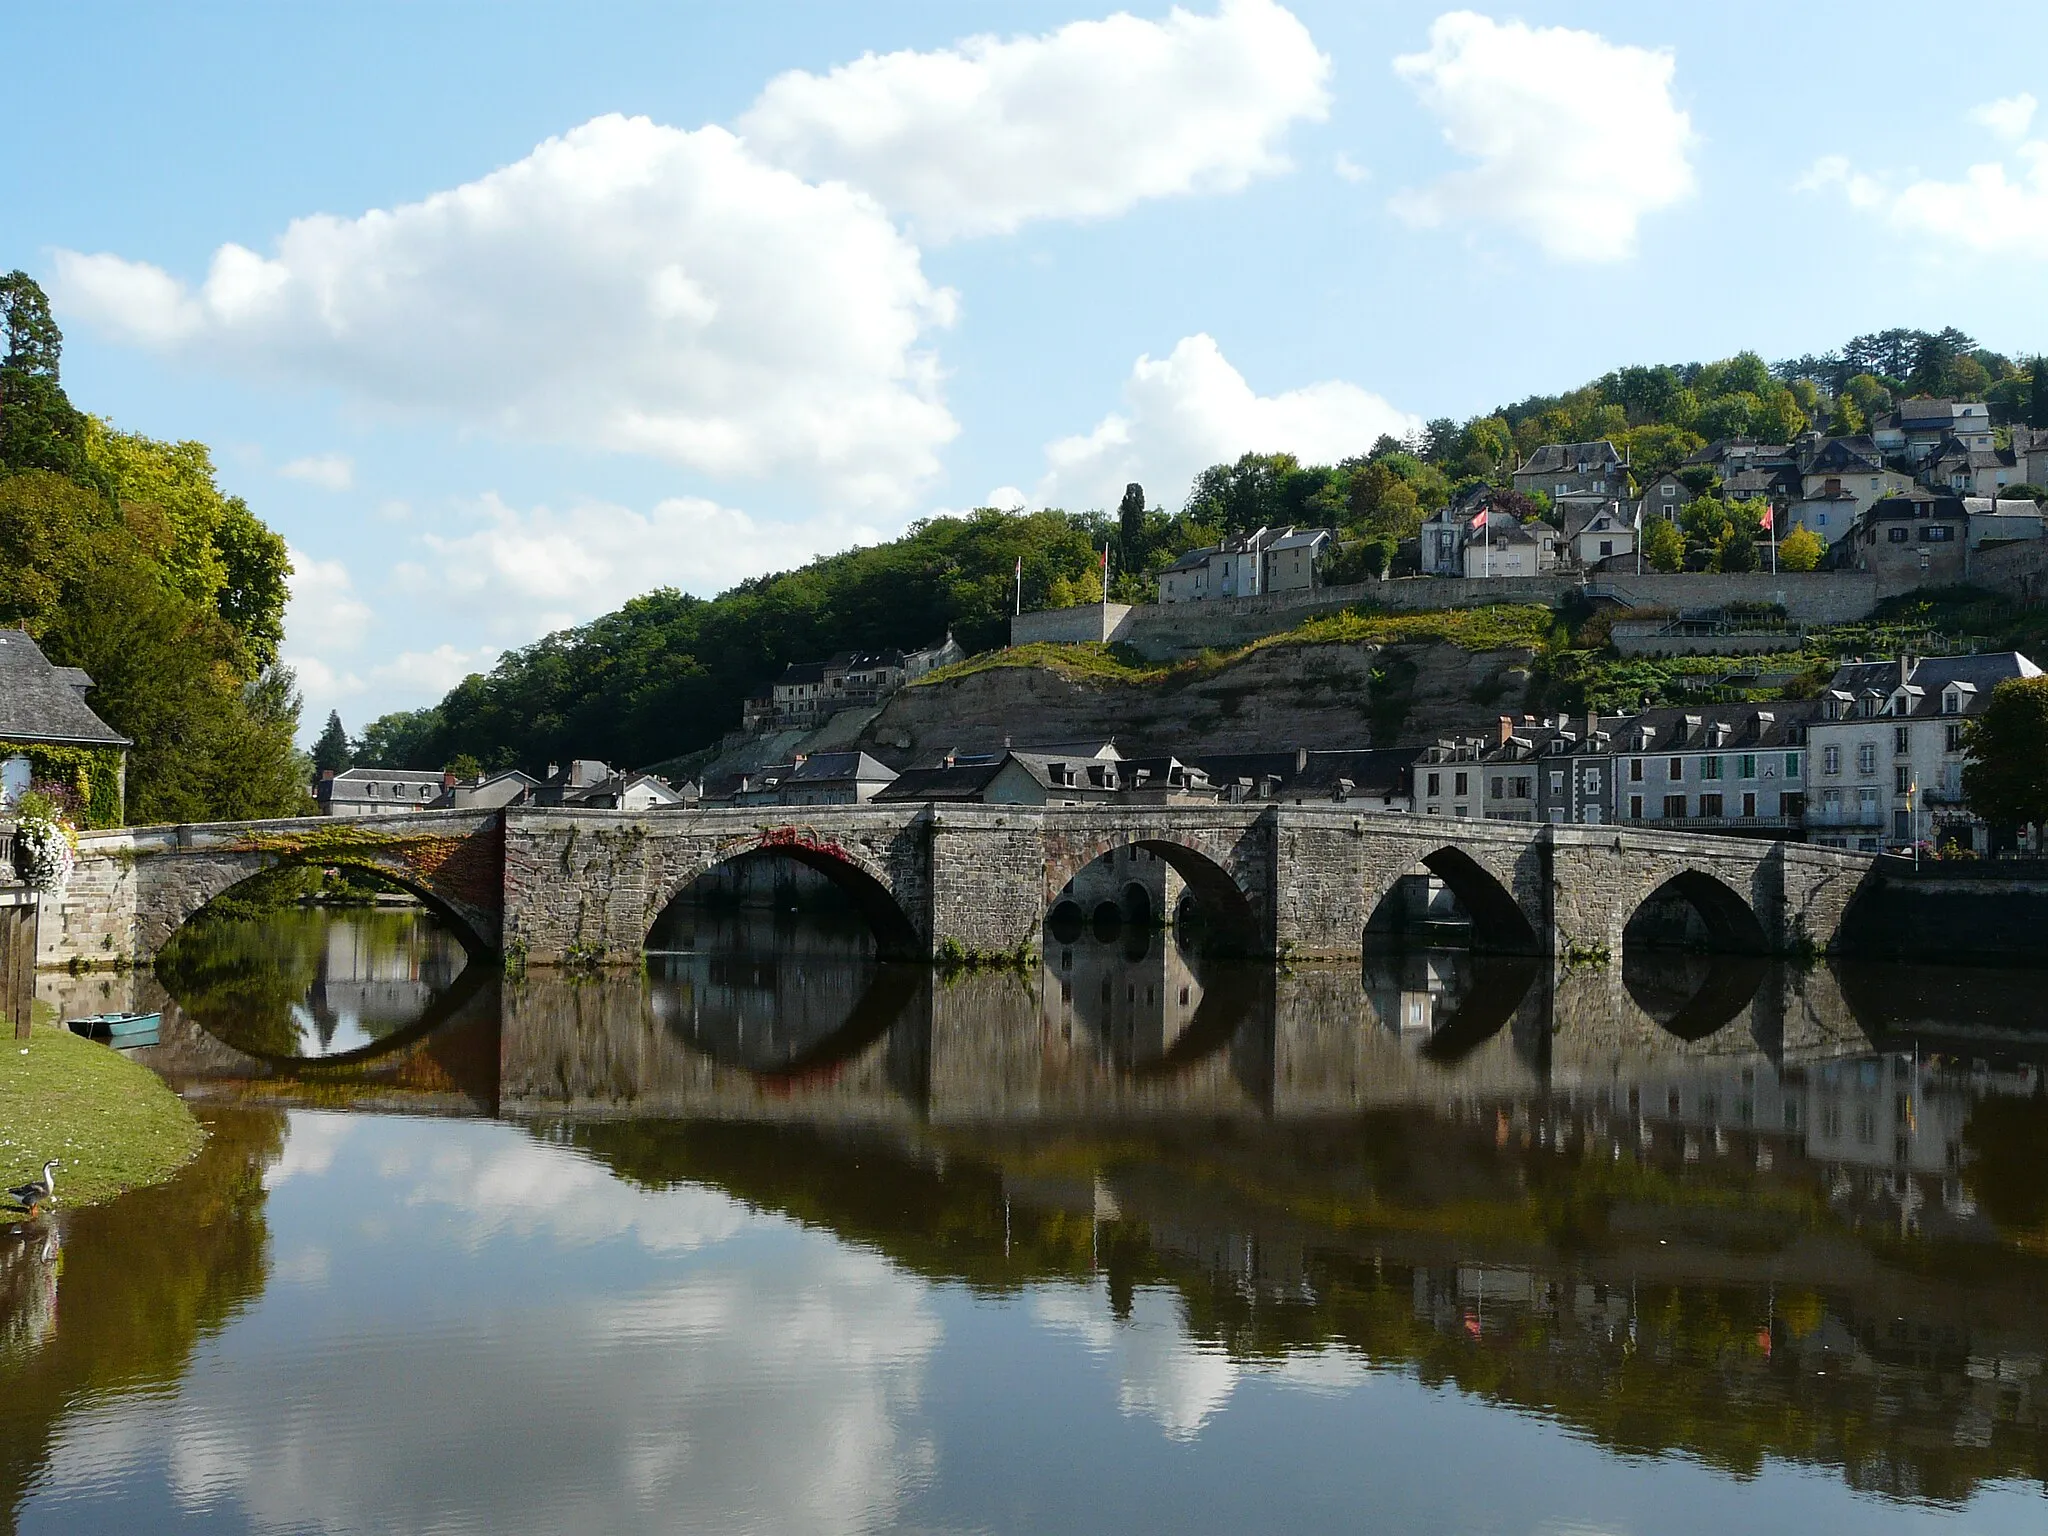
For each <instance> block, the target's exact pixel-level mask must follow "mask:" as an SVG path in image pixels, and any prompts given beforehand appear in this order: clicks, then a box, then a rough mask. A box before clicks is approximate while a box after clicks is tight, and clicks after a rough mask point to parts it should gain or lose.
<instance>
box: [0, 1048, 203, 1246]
mask: <svg viewBox="0 0 2048 1536" xmlns="http://www.w3.org/2000/svg"><path fill="white" fill-rule="evenodd" d="M38 1011H39V1012H40V1011H41V1010H40V1009H39V1010H38ZM205 1139H206V1133H205V1132H204V1131H203V1130H201V1129H200V1126H199V1122H198V1121H197V1120H195V1119H193V1118H192V1111H191V1110H189V1109H187V1108H186V1107H185V1103H184V1101H183V1100H182V1099H180V1098H179V1097H178V1096H177V1095H176V1094H175V1093H173V1092H171V1090H170V1089H169V1088H168V1087H166V1086H165V1085H164V1081H163V1079H162V1078H160V1077H158V1076H157V1075H156V1074H155V1073H154V1072H152V1071H150V1070H149V1068H147V1067H145V1066H142V1065H141V1064H140V1063H138V1062H133V1061H130V1060H128V1059H127V1058H126V1057H124V1056H123V1055H122V1054H121V1053H120V1052H119V1051H115V1050H111V1049H109V1048H108V1047H107V1046H104V1045H99V1044H96V1043H94V1042H93V1041H91V1040H85V1039H81V1038H80V1037H78V1036H77V1035H74V1034H72V1033H71V1032H70V1031H69V1030H67V1029H63V1028H61V1027H56V1026H53V1025H43V1024H39V1025H38V1027H37V1028H36V1029H35V1031H34V1032H33V1034H32V1035H31V1036H30V1038H29V1039H28V1040H26V1041H22V1040H16V1039H14V1038H13V1036H12V1031H9V1032H8V1033H7V1034H5V1035H0V1189H5V1188H9V1187H11V1186H13V1185H16V1184H26V1183H27V1182H28V1181H29V1180H30V1179H33V1178H38V1177H40V1176H41V1174H42V1168H43V1163H44V1162H45V1160H47V1159H49V1158H52V1157H55V1158H60V1159H62V1160H63V1163H64V1166H63V1167H62V1168H61V1169H59V1170H58V1172H57V1203H58V1204H59V1205H60V1206H78V1205H96V1204H98V1203H99V1202H100V1201H102V1200H110V1199H112V1198H113V1197H114V1196H115V1195H118V1194H120V1193H121V1192H122V1191H123V1190H127V1189H133V1188H135V1187H136V1186H137V1185H141V1184H154V1183H156V1182H158V1181H159V1180H161V1179H165V1178H168V1177H170V1175H171V1174H172V1173H174V1172H176V1171H177V1170H178V1169H179V1168H181V1167H183V1166H184V1165H185V1164H186V1163H187V1162H189V1161H191V1159H192V1157H193V1155H194V1154H195V1153H197V1152H198V1150H199V1144H200V1143H201V1142H202V1141H204V1140H205ZM20 1216H21V1210H20V1208H19V1207H18V1206H16V1205H14V1203H13V1202H12V1201H10V1200H7V1199H6V1197H5V1196H0V1223H4V1222H6V1221H9V1220H10V1219H19V1218H20Z"/></svg>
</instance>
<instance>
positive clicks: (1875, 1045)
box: [0, 910, 2048, 1536]
mask: <svg viewBox="0 0 2048 1536" xmlns="http://www.w3.org/2000/svg"><path fill="white" fill-rule="evenodd" d="M869 948H870V946H868V945H867V944H866V943H865V941H864V936H863V934H862V933H861V931H860V930H859V929H858V928H857V927H849V926H847V925H846V924H845V923H843V922H840V921H836V920H834V919H832V918H831V917H830V916H829V915H814V914H804V913H790V912H781V913H772V914H771V913H769V912H765V911H759V910H704V911H699V912H696V913H693V914H689V915H687V916H685V917H683V918H680V919H678V920H677V921H675V922H674V923H672V924H670V925H668V926H667V927H666V928H665V930H664V931H663V932H662V933H660V934H659V935H658V936H657V940H656V944H655V952H653V953H651V954H650V956H649V959H648V963H647V965H646V968H645V972H644V974H641V973H631V974H626V975H616V974H612V975H601V976H591V977H581V978H571V977H564V976H560V975H552V976H541V975H539V974H533V975H529V976H526V977H509V978H507V977H501V976H500V975H498V974H497V973H496V972H495V970H493V969H491V968H490V967H489V966H488V964H486V965H467V966H465V963H464V962H465V956H464V955H463V952H462V950H461V947H460V945H459V944H458V943H457V942H456V941H455V940H454V938H453V937H452V936H451V935H450V934H448V933H447V932H445V931H443V930H441V929H440V928H438V927H437V926H436V925H435V923H434V921H433V919H432V918H430V917H428V916H426V915H424V914H422V913H419V912H414V911H398V912H391V911H376V912H350V911H341V912H297V911H293V912H286V913H281V914H277V915H274V916H271V917H267V918H261V919H251V920H244V921H239V922H234V923H217V924H210V925H204V926H203V927H196V928H195V929H193V930H188V933H187V934H186V935H185V936H183V937H182V938H181V940H180V945H179V949H178V952H177V953H176V954H175V955H174V956H172V957H169V958H168V959H167V961H166V963H165V964H164V965H163V966H162V975H161V976H149V975H142V976H126V975H122V976H92V975H87V976H78V977H73V976H54V975H53V976H46V977H45V978H43V985H44V992H45V995H46V996H47V997H49V998H50V999H51V1000H52V1001H56V1002H58V1003H60V1005H62V1006H63V1007H64V1008H65V1009H66V1010H67V1011H68V1012H78V1011H84V1010H85V1009H86V1008H88V1007H93V1008H100V1007H110V1006H114V1007H119V1006H131V1005H146V1006H151V1007H159V1006H160V1007H162V1008H163V1010H164V1013H165V1022H164V1032H163V1043H162V1045H161V1046H159V1047H158V1048H156V1049H154V1050H151V1051H146V1052H141V1053H138V1054H139V1055H140V1056H141V1057H142V1059H144V1060H147V1061H149V1062H150V1064H151V1065H152V1066H154V1067H155V1068H156V1069H157V1070H158V1071H160V1072H162V1073H163V1074H164V1075H165V1076H166V1077H167V1078H168V1079H169V1080H170V1081H171V1082H173V1083H174V1084H175V1085H176V1086H177V1087H178V1088H179V1089H180V1090H181V1091H182V1092H184V1093H185V1094H186V1095H187V1096H188V1097H189V1098H190V1099H191V1100H192V1101H193V1103H194V1105H195V1107H196V1108H197V1109H198V1111H199V1113H200V1114H201V1115H202V1117H203V1118H204V1119H205V1120H206V1122H207V1124H208V1126H209V1129H210V1131H211V1135H210V1137H209V1140H208V1142H207V1145H206V1148H205V1150H204V1151H203V1152H202V1153H201V1155H200V1157H199V1158H198V1160H197V1161H196V1162H195V1163H193V1164H192V1165H191V1166H190V1167H189V1168H188V1169H187V1170H185V1171H184V1172H183V1173H182V1174H181V1175H179V1176H178V1177H177V1178H176V1179H174V1180H173V1181H172V1182H170V1183H169V1184H167V1185H164V1186H162V1187H159V1188H157V1189H153V1190H146V1191H140V1192H137V1193H135V1194H131V1195H129V1196H127V1197H124V1198H123V1199H121V1200H118V1201H116V1202H114V1203H112V1204H110V1205H107V1206H104V1207H101V1208H98V1209H91V1210H79V1211H75V1212H63V1211H61V1210H60V1211H59V1212H58V1214H57V1215H56V1216H55V1218H54V1219H52V1220H51V1221H49V1222H46V1223H44V1224H42V1225H40V1226H38V1227H34V1228H20V1229H16V1230H15V1231H14V1232H13V1233H12V1234H11V1235H9V1234H8V1233H6V1232H5V1231H4V1230H0V1517H4V1518H7V1519H8V1520H9V1521H10V1522H11V1524H12V1525H13V1526H14V1527H15V1528H16V1529H18V1530H20V1531H22V1532H66V1533H75V1532H84V1531H121V1532H131V1533H133V1532H154V1531H193V1530H207V1531H258V1532H286V1531H290V1532H301V1531H320V1532H358V1531H393V1532H400V1531H403V1532H412V1531H434V1532H467V1531H476V1532H485V1531H489V1532H557V1531H579V1532H580V1531H591V1532H598V1531H603V1532H613V1531H619V1532H637V1531H650V1532H652V1531H695V1530H705V1531H719V1532H727V1531H760V1532H784V1531H800V1532H808V1531H821V1532H854V1531H870V1530H885V1529H904V1530H920V1531H922V1530H931V1531H938V1530H945V1531H953V1530H961V1531H966V1530H974V1531H1005V1532H1008V1531H1016V1532H1026V1531H1048V1532H1049V1531H1061V1532H1065V1531H1103V1532H1111V1531H1115V1532H1126V1531H1171V1532H1176V1533H1180V1532H1208V1531H1215V1532H1232V1533H1241V1532H1246V1531H1267V1530H1294V1531H1302V1530H1321V1529H1334V1528H1344V1529H1369V1530H1375V1531H1388V1532H1411V1531H1412V1532H1430V1533H1466V1532H1471V1533H1496V1532H1517V1533H1519V1532H1529V1533H1537V1532H1543V1533H1564V1532H1585V1533H1593V1532H1612V1533H1619V1532H1640V1533H1653V1532H1654V1533H1688V1532H1699V1533H1720V1532H1725V1531H1729V1530H1742V1531H1745V1532H1777V1531H1783V1532H1788V1533H1790V1532H1798V1533H1800V1536H1812V1533H1813V1532H1816V1531H1832V1530H1844V1529H1850V1528H1852V1527H1853V1528H1854V1529H1856V1530H1857V1531H1859V1532H1892V1531H1900V1532H1905V1531H1913V1532H1927V1531H1936V1530H1939V1531H1955V1532H1973V1533H1975V1532H2008V1531H2010V1532H2020V1531H2026V1532H2030V1533H2031V1532H2036V1531H2039V1530H2040V1529H2041V1528H2042V1525H2043V1521H2044V1518H2048V1501H2044V1497H2043V1494H2044V1481H2043V1478H2044V1471H2048V1383H2044V1380H2043V1376H2042V1372H2043V1368H2044V1363H2048V1179H2044V1177H2043V1172H2044V1168H2048V1099H2044V1081H2048V1079H2044V1075H2043V1073H2044V1067H2048V1003H2044V1001H2043V1000H2042V998H2041V996H2040V988H2039V986H2038V979H2037V978H2036V977H2034V976H2030V975H2025V974H2021V973H2001V972H1991V971H1979V972H1969V971H1939V970H1929V969H1924V968H1922V969H1907V968H1904V967H1891V968H1886V967H1864V968H1860V969H1856V968H1843V967H1835V966H1830V965H1828V964H1825V963H1823V964H1820V965H1816V966H1812V967H1807V968H1797V967H1787V966H1781V965H1774V964H1765V963H1762V962H1747V961H1740V960H1733V959H1730V958H1728V957H1707V956H1699V955H1689V954H1683V953H1672V952H1663V953H1654V952H1646V953H1642V954H1639V953H1637V952H1635V951H1634V950H1631V952H1630V953H1629V955H1628V956H1627V957H1625V960H1624V963H1623V964H1622V965H1621V966H1619V967H1614V968H1608V969H1600V970H1580V971H1570V972H1566V973H1564V974H1562V975H1559V976H1556V977H1552V976H1551V975H1549V974H1548V971H1547V968H1546V969H1539V967H1537V966H1536V965H1535V964H1534V963H1532V962H1529V961H1526V960H1517V959H1513V958H1509V957H1486V956H1474V955H1472V954H1469V953H1466V952H1464V951H1462V950H1455V949H1441V950H1436V949H1409V950H1405V951H1404V950H1398V949H1395V950H1388V951H1386V952H1383V953H1378V954H1375V955H1374V956H1373V957H1372V958H1370V959H1369V960H1368V961H1367V962H1366V963H1365V964H1364V965H1363V966H1346V967H1300V968H1294V969H1286V968H1281V969H1275V968H1272V967H1263V966H1247V965H1244V964H1241V963H1239V964H1226V963H1223V962H1218V961H1207V960H1204V959H1202V958H1201V957H1200V956H1199V955H1195V954H1192V953H1187V952H1184V951H1183V950H1182V948H1181V947H1180V946H1179V944H1178V943H1177V942H1176V941H1175V939H1174V936H1173V935H1172V934H1171V933H1160V932H1153V931H1146V930H1143V929H1135V928H1134V929H1124V930H1118V929H1117V928H1116V927H1115V925H1114V924H1111V925H1109V926H1107V927H1104V928H1100V929H1098V928H1094V927H1090V928H1085V929H1084V928H1082V927H1080V926H1079V925H1076V926H1074V927H1071V928H1066V929H1063V930H1062V931H1060V932H1058V933H1053V934H1049V935H1048V936H1047V939H1046V944H1045V949H1044V953H1043V956H1042V959H1041V960H1040V962H1039V963H1037V964H1034V965H1033V966H1032V967H1031V968H1029V969H1027V970H1024V971H1017V970H981V971H973V970H967V971H958V972H951V973H947V972H934V971H930V970H927V969H924V968H921V967H904V966H897V965H884V964H879V963H877V962H875V961H874V960H873V959H871V958H870V956H869V953H868V951H869Z"/></svg>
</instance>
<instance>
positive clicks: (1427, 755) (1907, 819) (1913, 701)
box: [1412, 652, 2040, 853]
mask: <svg viewBox="0 0 2048 1536" xmlns="http://www.w3.org/2000/svg"><path fill="white" fill-rule="evenodd" d="M2039 675H2040V668H2038V667H2036V666H2035V665H2034V664H2033V663H2032V662H2031V661H2029V660H2028V659H2027V658H2026V657H2024V656H2021V655H2019V654H2018V653H2017V652H2003V653H1998V654H1992V655H1980V656H1940V657H1925V658H1919V659H1914V658H1904V659H1898V660H1887V661H1874V662H1852V663H1849V664H1847V665H1845V666H1843V667H1841V668H1839V669H1838V670H1837V672H1836V673H1835V676H1834V678H1833V679H1832V681H1831V682H1830V685H1829V687H1828V689H1827V691H1826V692H1825V693H1823V694H1822V696H1821V697H1820V698H1818V699H1811V700H1776V701H1773V702H1771V703H1768V704H1746V703H1740V704H1701V705H1693V706H1684V707H1669V708H1660V709H1649V710H1644V711H1641V712H1640V713H1637V714H1633V715H1616V716H1590V715H1589V716H1587V717H1586V718H1584V719H1583V720H1573V719H1568V718H1566V717H1564V716H1557V717H1555V718H1550V719H1536V718H1532V717H1528V716H1524V717H1522V718H1521V719H1520V720H1517V719H1516V718H1515V717H1513V716H1510V715H1502V716H1501V717H1500V718H1499V722H1498V725H1497V727H1496V729H1495V730H1494V731H1493V732H1491V733H1490V734H1488V735H1485V736H1471V737H1462V738H1457V739H1452V740H1445V741H1440V742H1438V743H1437V744H1436V745H1435V746H1432V747H1429V748H1427V749H1425V750H1424V751H1423V753H1422V755H1421V756H1420V757H1419V758H1418V759H1417V760H1416V763H1415V766H1414V769H1413V774H1414V788H1413V792H1412V793H1413V803H1414V807H1415V810H1416V811H1417V812H1418V813H1420V814H1422V815H1425V816H1448V817H1454V818H1455V817H1470V818H1474V819H1484V820H1495V821H1551V822H1558V823H1562V824H1566V825H1598V824H1603V823H1608V822H1626V823H1630V824H1646V823H1647V824H1662V825H1667V826H1671V827H1674V828H1677V829H1683V830H1685V831H1693V832H1714V833H1722V834H1730V835H1738V836H1742V835H1748V836H1761V837H1774V838H1783V837H1792V838H1797V837H1800V836H1801V835H1804V836H1805V837H1806V838H1807V839H1808V840H1810V841H1813V842H1818V843H1825V844H1828V845H1831V846H1834V847H1844V848H1856V849H1860V850H1862V851H1864V852H1872V853H1874V852H1879V851H1882V850H1884V849H1887V848H1910V847H1912V846H1914V845H1915V844H1917V843H1922V842H1926V843H1933V844H1936V845H1944V844H1951V843H1953V844H1957V845H1960V846H1962V847H1965V848H1969V849H1971V850H1972V851H1973V852H1977V853H1986V852H1989V851H1990V836H1989V829H1988V828H1987V827H1986V826H1985V825H1984V823H1983V822H1982V820H1981V819H1980V818H1978V817H1976V816H1974V815H1973V814H1972V813H1971V812H1970V810H1969V807H1968V806H1967V804H1966V803H1965V801H1964V796H1963V788H1962V785H1963V780H1962V772H1963V760H1964V754H1963V739H1964V726H1965V725H1966V724H1967V723H1968V722H1969V720H1970V719H1971V717H1972V716H1974V715H1975V714H1976V713H1978V712H1979V711H1981V709H1982V708H1983V706H1984V704H1985V702H1986V701H1987V700H1988V699H1989V698H1990V696H1991V690H1992V689H1993V688H1995V687H1997V686H1998V684H1999V683H2001V682H2004V681H2006V680H2007V679H2008V678H2015V677H2037V676H2039Z"/></svg>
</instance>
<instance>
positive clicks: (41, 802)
mask: <svg viewBox="0 0 2048 1536" xmlns="http://www.w3.org/2000/svg"><path fill="white" fill-rule="evenodd" d="M70 799H71V797H70V796H69V795H68V794H67V793H66V792H65V790H64V788H63V786H61V785H52V784H37V785H34V786H32V787H31V788H29V789H27V790H24V791H23V792H22V793H21V794H20V795H18V796H16V797H15V801H14V845H15V848H16V849H17V854H16V859H17V861H18V862H19V864H20V865H21V874H22V878H23V879H25V880H26V881H28V883H29V884H30V885H32V886H34V887H35V888H36V889H37V890H40V891H52V892H57V891H62V890H63V889H64V887H65V886H66V885H68V884H69V883H70V882H71V871H72V870H73V869H75V868H76V867H77V865H78V829H77V827H76V826H75V825H74V824H73V820H72V814H71V806H70Z"/></svg>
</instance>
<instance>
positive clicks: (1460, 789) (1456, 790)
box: [1451, 773, 1467, 815]
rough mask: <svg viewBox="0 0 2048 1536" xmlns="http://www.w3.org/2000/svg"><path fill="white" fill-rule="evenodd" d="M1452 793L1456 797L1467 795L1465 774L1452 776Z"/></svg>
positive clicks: (1461, 813)
mask: <svg viewBox="0 0 2048 1536" xmlns="http://www.w3.org/2000/svg"><path fill="white" fill-rule="evenodd" d="M1451 793H1452V794H1455V795H1462V794H1465V793H1467V790H1466V786H1465V775H1464V774H1462V773H1455V774H1452V775H1451ZM1459 814H1460V815H1463V814H1464V813H1463V812H1460V813H1459Z"/></svg>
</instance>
